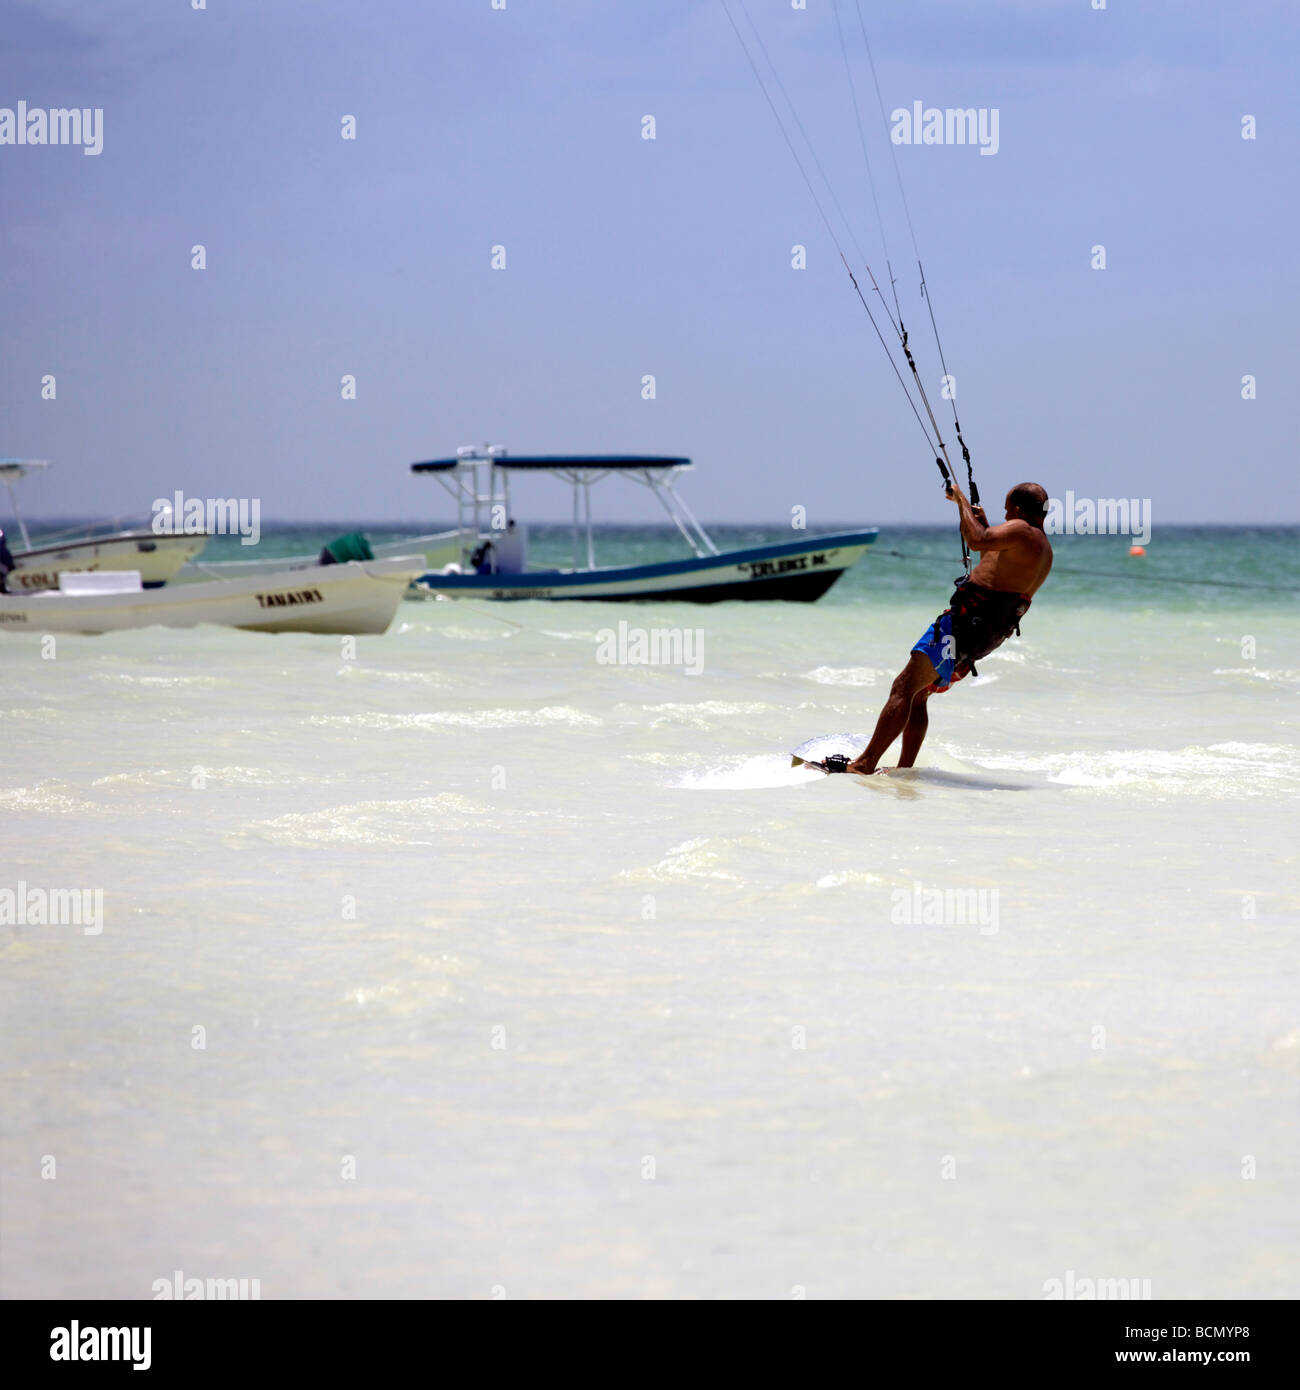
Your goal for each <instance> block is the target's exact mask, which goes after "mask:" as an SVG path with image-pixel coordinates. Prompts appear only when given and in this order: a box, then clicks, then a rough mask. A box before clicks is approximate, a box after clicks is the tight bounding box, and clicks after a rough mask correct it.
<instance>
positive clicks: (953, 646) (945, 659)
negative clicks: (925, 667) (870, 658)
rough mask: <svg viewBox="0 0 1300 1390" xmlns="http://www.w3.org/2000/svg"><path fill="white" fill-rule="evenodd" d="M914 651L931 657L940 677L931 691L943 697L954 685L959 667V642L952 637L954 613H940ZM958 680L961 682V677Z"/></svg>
mask: <svg viewBox="0 0 1300 1390" xmlns="http://www.w3.org/2000/svg"><path fill="white" fill-rule="evenodd" d="M912 650H913V651H914V652H920V653H921V655H922V656H926V657H929V659H930V663H931V665H933V667H934V669H935V672H936V673H937V675H938V679H937V680H936V681H935V683H934V684H933V685H932V686H930V687H929V689H930V690H931V691H932V692H933V693H934V694H936V695H941V694H942V693H943V692H944V691H945V690H947V689H948V687H949V686H950V685H951V684H952V683H953V671H954V670H955V669H956V666H957V641H956V639H955V638H954V637H953V635H952V613H951V612H946V613H940V614H939V616H938V617H937V618H936V619H935V620H934V622H932V623H931V624H930V626H929V627H927V628H926V630H925V635H924V636H923V637H922V638H921V640H920V641H919V642H918V643H917V644H916V646H914V647H913V648H912ZM962 674H963V675H964V674H965V672H963V673H962ZM957 679H958V680H961V676H958V677H957Z"/></svg>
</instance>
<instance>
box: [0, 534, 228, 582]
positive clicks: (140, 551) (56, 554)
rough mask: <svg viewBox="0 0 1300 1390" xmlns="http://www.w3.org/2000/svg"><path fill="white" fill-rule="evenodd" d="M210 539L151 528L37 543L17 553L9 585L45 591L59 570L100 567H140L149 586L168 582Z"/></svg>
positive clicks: (141, 573)
mask: <svg viewBox="0 0 1300 1390" xmlns="http://www.w3.org/2000/svg"><path fill="white" fill-rule="evenodd" d="M207 539H208V538H207V536H187V535H179V536H173V535H161V536H156V535H154V534H153V532H151V531H125V532H122V533H120V534H119V535H115V536H101V537H99V538H98V539H96V538H95V537H90V536H88V537H86V538H85V539H84V540H75V541H67V542H65V543H63V544H61V545H38V546H36V547H35V548H34V549H32V550H20V551H18V553H17V554H15V555H14V569H13V571H12V572H11V573H10V575H9V579H8V585H9V591H10V593H14V594H34V593H40V592H42V591H43V590H46V589H57V588H58V587H59V575H60V574H62V573H64V572H65V571H67V572H72V571H77V572H83V573H84V572H95V571H100V570H113V571H117V572H122V571H126V570H137V571H138V572H139V574H140V582H141V583H142V584H143V585H144V587H145V588H146V589H153V588H157V587H158V586H159V585H162V584H166V583H167V581H168V580H169V579H171V578H172V577H173V576H174V575H175V573H176V571H177V570H179V569H180V568H181V566H182V565H184V564H186V563H188V562H189V561H191V560H193V559H194V557H195V556H196V555H197V554H198V553H199V552H200V551H201V550H202V549H203V547H204V545H205V544H206V543H207Z"/></svg>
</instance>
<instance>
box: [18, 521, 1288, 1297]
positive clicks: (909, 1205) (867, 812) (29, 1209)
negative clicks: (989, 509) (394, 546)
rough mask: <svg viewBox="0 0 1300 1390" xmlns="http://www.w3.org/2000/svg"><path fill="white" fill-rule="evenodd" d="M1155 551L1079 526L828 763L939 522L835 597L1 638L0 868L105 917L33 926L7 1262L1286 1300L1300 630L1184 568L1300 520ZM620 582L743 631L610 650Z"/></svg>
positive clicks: (892, 657)
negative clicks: (936, 681)
mask: <svg viewBox="0 0 1300 1390" xmlns="http://www.w3.org/2000/svg"><path fill="white" fill-rule="evenodd" d="M336 529H342V528H336ZM334 533H335V531H333V530H328V531H323V532H322V531H313V532H311V533H305V532H300V533H297V534H286V535H284V536H280V535H277V536H275V537H274V538H272V539H273V540H274V543H275V544H276V545H282V546H284V550H283V552H282V553H293V551H295V550H302V549H312V548H314V546H315V545H318V544H319V542H320V541H322V540H324V539H327V538H328V536H329V535H331V534H334ZM715 534H716V538H717V540H718V542H719V544H720V545H723V544H726V545H730V544H739V543H743V542H744V541H745V540H747V539H749V538H751V537H753V538H770V537H771V536H772V535H773V533H772V532H770V531H768V532H761V533H753V532H748V531H742V530H740V529H734V530H727V529H726V528H717V531H716V533H715ZM307 541H310V542H311V544H305V543H304V542H307ZM601 543H602V544H603V545H604V547H605V553H604V555H603V557H602V558H604V559H607V560H609V561H611V562H612V561H614V560H619V559H629V560H630V559H633V558H650V557H651V556H652V555H655V554H657V553H659V549H660V548H662V547H664V546H665V545H667V546H668V548H669V550H670V551H671V544H670V542H668V540H667V538H666V537H665V536H663V535H662V534H659V535H656V534H647V533H644V532H614V533H606V534H603V535H602V537H601ZM565 544H566V539H565V536H564V533H563V532H562V531H556V532H554V533H546V532H540V531H535V532H534V554H535V555H538V554H541V553H544V550H545V547H547V546H551V547H553V548H555V549H557V550H561V555H560V556H557V558H562V547H563V546H564V545H565ZM220 549H221V547H218V546H214V547H213V553H212V555H211V558H223V556H222V555H221V554H220V553H218V552H219V550H220ZM891 549H892V550H898V551H900V552H904V553H906V554H907V555H909V556H919V558H909V559H906V560H904V559H899V558H896V557H893V556H890V555H888V554H887V552H888V551H889V550H891ZM1126 549H1127V545H1126V543H1122V542H1120V541H1117V540H1114V539H1106V540H1097V541H1089V540H1086V539H1084V538H1067V539H1066V540H1065V541H1064V542H1063V543H1062V544H1061V545H1060V546H1059V547H1058V556H1059V561H1058V563H1059V566H1060V568H1061V571H1062V572H1061V573H1059V574H1057V575H1054V576H1053V578H1052V580H1051V581H1050V582H1049V584H1048V586H1047V587H1046V588H1045V589H1044V590H1043V591H1042V594H1041V595H1040V597H1039V600H1038V601H1037V602H1036V603H1035V606H1034V609H1033V611H1032V613H1031V614H1030V616H1029V619H1028V620H1027V621H1026V623H1025V625H1024V637H1023V638H1022V639H1020V640H1018V641H1014V642H1012V643H1009V644H1008V645H1007V646H1006V647H1004V648H1003V649H1001V650H1000V651H999V652H997V653H995V654H994V655H993V656H992V657H990V658H989V659H988V660H987V661H986V662H985V663H981V670H982V672H983V673H984V674H983V676H982V678H981V679H980V680H978V681H969V682H966V683H965V684H964V685H962V686H960V687H958V688H957V689H956V690H954V691H953V692H952V693H951V694H949V695H947V696H944V697H943V698H942V702H939V701H936V702H935V704H936V708H935V710H934V713H933V717H932V731H931V735H930V742H929V743H928V744H927V748H926V752H925V754H924V755H923V769H922V770H921V771H920V772H919V773H918V774H916V775H913V776H909V777H904V778H893V779H891V778H888V777H883V778H878V779H871V780H870V781H866V780H863V781H859V780H857V779H825V778H821V777H818V776H815V775H812V774H808V773H804V772H801V771H798V770H793V769H791V768H790V767H789V760H788V757H787V756H786V753H787V751H788V750H789V749H790V748H791V747H793V746H794V745H795V744H797V743H799V742H801V741H802V740H803V739H804V738H806V737H808V736H809V735H810V734H813V733H817V732H824V731H833V730H842V729H864V728H865V729H869V728H870V726H871V724H872V722H873V720H874V715H875V711H876V709H877V707H878V705H879V703H880V701H881V699H882V698H883V695H884V692H885V690H886V688H887V686H888V682H889V680H890V678H891V677H892V674H893V672H894V670H895V669H897V667H898V666H899V665H900V664H901V662H902V661H903V659H904V658H905V656H906V652H907V649H908V647H909V646H910V644H911V642H912V641H913V640H915V637H916V636H917V635H918V633H919V632H920V631H921V629H922V628H923V627H924V626H925V624H926V623H928V622H929V620H930V619H931V618H932V617H933V616H934V613H935V612H936V611H937V609H938V608H940V607H941V606H942V605H943V603H944V602H945V601H946V595H947V591H948V590H947V585H948V584H949V583H950V581H951V579H952V576H953V575H954V574H955V573H956V565H955V563H954V560H955V556H956V546H955V545H954V544H953V542H952V537H951V535H950V534H942V535H941V534H940V533H935V532H906V531H886V532H885V533H884V534H882V536H881V539H880V542H879V548H878V550H877V552H876V553H875V554H869V555H868V556H867V557H866V559H865V560H864V561H863V563H862V564H861V565H860V566H859V567H858V568H857V569H856V570H855V571H853V572H852V573H851V574H850V575H849V576H848V577H847V578H846V579H845V580H844V581H843V582H842V583H841V584H840V585H839V586H838V587H837V588H836V589H834V590H833V591H832V592H831V594H829V595H828V596H827V597H826V599H825V600H823V601H822V602H820V603H817V604H815V605H810V606H805V605H765V604H763V605H760V604H727V605H721V606H716V607H704V608H699V607H691V606H688V605H654V606H647V607H640V606H636V605H626V604H620V605H608V606H606V605H585V604H584V605H565V604H554V605H544V604H536V603H525V604H513V605H491V604H488V603H479V602H467V603H460V604H457V603H452V602H443V603H410V604H405V605H404V606H403V608H402V610H401V612H400V614H399V621H398V624H397V625H395V627H394V629H393V630H392V631H391V632H390V633H389V634H388V635H387V636H386V637H382V638H369V639H362V640H361V641H360V643H359V644H358V649H357V652H356V654H355V657H354V656H352V655H350V654H349V652H348V650H347V649H346V648H345V647H344V645H343V644H342V643H341V642H340V640H339V639H335V638H327V637H311V636H297V635H285V636H279V637H270V636H265V635H258V634H246V633H236V632H226V631H219V630H198V631H192V632H174V633H168V632H164V631H158V630H154V631H146V632H136V633H125V634H120V635H118V636H115V637H112V638H61V639H60V640H59V642H58V644H57V649H56V651H55V653H54V655H53V659H48V658H47V656H46V655H45V653H44V651H43V649H42V647H41V644H40V642H39V639H37V638H35V637H25V636H15V635H13V634H5V636H6V639H7V640H6V641H5V644H4V646H3V648H2V649H0V661H3V663H4V670H5V673H6V674H7V676H8V677H9V679H8V681H7V683H6V695H5V696H4V697H3V698H2V699H0V704H2V705H3V710H4V714H3V718H4V726H5V728H6V729H7V730H8V731H9V734H10V738H9V740H8V741H7V747H6V758H5V763H4V768H3V774H2V775H0V807H2V808H3V812H4V816H5V823H6V826H7V827H8V828H9V831H10V833H9V835H8V837H7V853H6V857H5V867H4V874H3V877H0V888H2V887H4V886H6V885H13V884H16V883H17V882H18V881H19V880H22V881H24V882H26V883H28V884H40V885H48V886H74V885H79V886H88V887H98V888H101V889H102V891H103V902H104V926H103V931H102V933H101V934H99V935H97V936H86V935H84V934H83V933H81V932H80V931H79V930H77V929H75V928H70V927H35V926H28V927H23V928H21V929H19V930H15V929H13V928H11V927H7V926H0V1018H2V1019H3V1023H0V1033H2V1036H3V1063H2V1066H3V1086H4V1095H5V1098H6V1099H5V1110H6V1118H5V1125H4V1127H3V1133H2V1134H0V1155H2V1158H3V1171H4V1183H5V1202H4V1205H3V1212H2V1213H0V1223H2V1225H3V1230H2V1231H0V1235H2V1236H3V1244H4V1249H5V1259H4V1260H3V1261H0V1292H3V1293H4V1294H5V1295H8V1296H13V1295H15V1294H22V1293H30V1294H36V1295H49V1294H55V1293H58V1294H67V1295H78V1296H90V1295H96V1294H98V1295H113V1296H121V1297H148V1296H149V1292H150V1287H151V1284H152V1281H153V1280H155V1279H158V1278H160V1277H167V1278H170V1277H171V1275H172V1272H173V1271H174V1270H176V1269H181V1270H183V1271H185V1272H186V1273H187V1274H192V1275H195V1276H198V1277H224V1276H239V1277H248V1278H254V1277H255V1278H259V1279H260V1280H261V1281H262V1291H263V1296H264V1297H268V1298H270V1297H285V1296H302V1295H312V1294H319V1295H326V1296H334V1295H361V1294H364V1295H379V1294H388V1295H395V1296H403V1295H463V1296H482V1297H488V1296H491V1294H492V1291H493V1289H494V1288H497V1287H502V1288H504V1289H505V1290H506V1293H507V1296H509V1297H547V1296H557V1295H569V1294H585V1295H592V1296H623V1295H656V1294H657V1295H693V1296H695V1295H698V1296H706V1297H708V1296H728V1295H735V1296H774V1297H788V1296H789V1295H790V1292H791V1290H792V1289H793V1288H795V1287H796V1286H798V1287H802V1288H805V1289H806V1290H807V1291H808V1294H809V1296H812V1297H819V1296H837V1295H840V1296H843V1295H873V1294H874V1295H886V1296H887V1295H908V1296H936V1297H945V1296H963V1297H1023V1298H1037V1297H1042V1295H1043V1285H1044V1283H1045V1282H1046V1281H1049V1280H1052V1279H1064V1278H1065V1276H1066V1272H1067V1271H1068V1270H1073V1271H1074V1272H1075V1274H1076V1275H1077V1276H1078V1277H1080V1278H1083V1277H1090V1278H1129V1277H1135V1278H1148V1279H1150V1280H1151V1281H1152V1288H1153V1293H1154V1295H1155V1296H1156V1297H1158V1298H1159V1297H1182V1296H1191V1295H1222V1296H1237V1295H1246V1294H1259V1295H1264V1296H1294V1295H1295V1294H1296V1293H1297V1292H1300V1254H1297V1251H1300V1239H1298V1237H1300V1219H1298V1217H1297V1209H1296V1205H1295V1202H1294V1191H1295V1187H1296V1183H1297V1180H1300V1151H1298V1150H1297V1145H1296V1142H1295V1128H1294V1097H1295V1094H1296V1085H1297V1081H1300V1016H1298V1012H1297V1003H1296V1001H1297V998H1298V997H1300V991H1298V989H1297V985H1298V984H1300V979H1298V978H1297V977H1298V975H1300V970H1298V967H1297V960H1298V959H1300V953H1298V952H1297V949H1296V948H1297V939H1298V937H1297V933H1298V932H1300V895H1297V891H1296V848H1295V834H1294V825H1295V820H1296V803H1297V800H1298V799H1300V749H1298V747H1297V723H1298V718H1297V708H1298V706H1297V697H1298V696H1300V619H1297V616H1296V612H1295V597H1294V592H1289V591H1287V590H1270V589H1235V588H1212V587H1206V588H1203V589H1201V588H1182V587H1179V586H1177V585H1165V584H1150V583H1144V582H1142V580H1143V578H1146V579H1150V578H1179V577H1187V576H1200V577H1209V578H1215V579H1220V580H1230V581H1232V582H1233V583H1238V584H1246V583H1251V584H1265V583H1283V584H1295V583H1296V581H1297V558H1296V555H1297V551H1296V533H1295V532H1294V531H1291V532H1244V531H1239V532H1232V533H1228V532H1209V531H1207V532H1173V533H1166V532H1158V533H1157V535H1156V537H1155V538H1154V539H1153V541H1152V543H1151V545H1150V547H1149V554H1148V556H1147V557H1146V558H1145V560H1141V561H1131V560H1130V559H1129V557H1128V556H1127V554H1125V553H1124V552H1125V551H1126ZM228 553H229V552H228ZM235 558H239V556H238V555H237V554H236V555H235ZM1067 567H1068V568H1070V569H1073V568H1075V567H1077V568H1089V569H1097V570H1105V571H1108V572H1111V571H1113V572H1118V573H1120V574H1121V575H1125V576H1126V577H1125V578H1121V579H1102V578H1099V577H1096V576H1093V575H1074V574H1067V573H1065V570H1066V569H1067ZM1130 567H1131V568H1130ZM620 621H623V622H627V623H629V624H632V625H634V626H642V627H645V628H647V629H649V628H658V629H677V630H679V631H680V632H682V633H684V632H685V631H686V630H690V631H691V632H692V633H698V634H700V637H699V640H700V641H701V642H702V647H701V648H700V650H701V652H702V661H701V663H700V664H701V670H700V672H699V674H695V675H692V674H689V673H688V672H687V671H685V670H684V669H682V668H681V667H680V666H678V667H673V666H657V667H653V666H633V665H617V664H604V663H602V662H601V661H600V660H599V659H598V653H599V650H600V641H601V634H602V630H604V629H608V628H616V627H617V624H618V623H619V622H620ZM972 891H973V892H974V893H975V894H976V895H977V896H976V898H975V899H974V900H971V901H974V902H976V903H977V904H979V905H980V913H979V916H978V918H975V919H971V920H962V921H959V920H956V919H955V917H954V916H953V915H952V914H951V913H948V914H947V915H946V916H945V917H944V918H942V919H941V920H935V921H927V920H926V919H925V917H924V915H923V913H921V912H913V909H912V906H911V905H912V904H913V903H917V902H923V901H928V900H929V899H927V898H926V896H925V895H928V894H934V893H936V892H937V893H938V894H939V895H940V896H941V897H943V896H944V895H948V900H949V901H953V900H961V899H960V898H959V896H958V895H964V894H968V893H970V892H972ZM981 893H982V894H983V896H982V897H979V896H978V895H979V894H981ZM945 910H946V909H945ZM196 1028H202V1029H204V1030H205V1032H204V1035H203V1039H204V1042H205V1046H204V1047H202V1048H196V1047H195V1046H194V1045H193V1044H194V1040H195V1036H196V1035H195V1033H194V1029H196ZM45 1155H52V1156H54V1157H55V1158H56V1160H57V1179H56V1180H54V1181H50V1180H43V1179H42V1176H41V1166H42V1163H43V1161H44V1156H45ZM349 1158H350V1159H351V1160H353V1161H354V1163H355V1176H354V1177H350V1176H345V1173H346V1172H347V1163H348V1160H349ZM1246 1171H1253V1172H1254V1173H1255V1176H1253V1177H1244V1176H1243V1172H1246Z"/></svg>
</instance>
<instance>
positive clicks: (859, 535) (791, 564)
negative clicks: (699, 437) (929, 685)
mask: <svg viewBox="0 0 1300 1390" xmlns="http://www.w3.org/2000/svg"><path fill="white" fill-rule="evenodd" d="M692 467H693V464H692V463H691V460H690V459H688V458H678V457H664V456H659V455H642V454H522V455H521V454H510V453H507V451H506V450H504V449H502V448H499V447H496V446H491V445H488V446H484V447H483V448H477V447H474V446H467V447H465V448H462V449H459V450H458V451H457V453H456V456H455V457H454V458H442V459H430V460H428V461H427V462H423V463H413V464H412V465H411V471H412V472H413V473H416V474H419V475H421V476H429V477H432V478H433V479H434V480H435V481H436V482H438V483H440V484H441V485H442V486H443V487H444V488H445V489H446V491H447V492H448V493H449V494H450V496H451V498H452V500H453V501H454V502H455V504H456V523H457V531H458V533H459V534H460V536H461V537H462V538H463V539H462V547H461V554H460V558H459V559H458V560H456V561H453V562H451V563H449V564H447V565H446V566H445V567H443V568H442V569H440V570H438V571H436V572H435V571H430V572H429V573H427V574H423V575H421V576H420V577H419V579H417V580H416V581H415V584H414V586H413V590H414V591H415V593H414V594H413V596H419V597H424V598H489V599H505V600H511V599H599V600H602V601H606V602H608V601H617V600H629V599H636V600H645V599H670V600H677V601H681V602H690V603H716V602H719V601H721V600H727V599H785V600H795V601H801V602H811V601H812V600H813V599H817V598H820V597H821V595H822V594H824V593H825V592H826V591H827V589H829V588H830V587H831V585H832V584H834V583H835V581H836V580H837V579H838V578H839V577H840V575H842V574H843V573H844V571H845V570H846V569H848V568H849V566H850V565H852V564H853V563H854V562H855V561H856V560H858V559H859V558H860V557H861V555H862V553H863V551H864V550H866V548H867V546H869V545H871V544H872V543H873V542H874V541H875V539H876V537H877V535H878V532H877V531H876V530H875V528H871V529H868V530H861V531H845V532H837V533H835V534H832V535H820V536H802V537H800V538H799V539H796V540H788V541H776V542H773V543H771V544H768V545H757V546H749V547H746V548H744V549H740V550H727V551H720V550H719V549H718V547H717V546H716V545H715V544H714V543H713V541H712V539H711V538H710V537H709V534H708V532H707V531H705V529H704V527H703V526H701V525H700V523H699V521H698V520H697V519H696V517H695V515H694V514H693V513H692V512H691V510H690V508H689V507H688V506H687V505H686V502H685V501H684V500H683V498H682V497H681V496H680V494H679V493H678V492H677V490H676V487H675V486H674V484H675V481H676V479H677V478H678V477H679V476H680V475H681V474H682V473H684V472H686V471H688V470H689V469H691V468H692ZM516 473H520V474H523V473H549V474H551V475H553V476H555V477H557V478H559V479H560V480H561V481H562V482H566V483H568V484H569V485H570V487H571V488H572V490H573V551H572V564H571V567H570V568H568V569H556V568H554V567H546V568H541V567H536V566H532V565H530V564H529V561H528V557H527V551H528V540H527V533H526V530H525V528H523V527H522V526H520V525H518V524H517V523H516V522H515V521H514V520H513V519H512V515H513V514H512V512H511V502H510V483H511V478H512V475H514V474H516ZM611 477H618V478H622V479H624V480H626V481H628V482H631V483H634V484H637V485H639V486H642V487H645V488H648V489H649V490H650V491H651V492H652V493H654V495H655V496H656V498H658V500H659V502H660V503H661V504H662V506H663V508H664V510H665V512H666V513H667V515H668V517H669V519H670V520H671V521H672V522H673V524H674V525H675V526H676V528H677V530H678V531H679V532H680V533H681V536H682V538H683V540H684V541H685V542H686V545H687V546H688V547H689V549H690V552H691V553H690V554H689V555H688V556H685V557H683V558H682V559H679V560H667V561H662V562H658V563H654V564H641V565H613V566H601V565H598V564H597V563H596V544H595V536H594V533H593V530H592V515H591V490H592V488H593V487H594V486H595V485H596V484H597V483H599V482H602V481H604V480H605V479H606V478H611ZM584 561H585V563H583V562H584Z"/></svg>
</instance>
